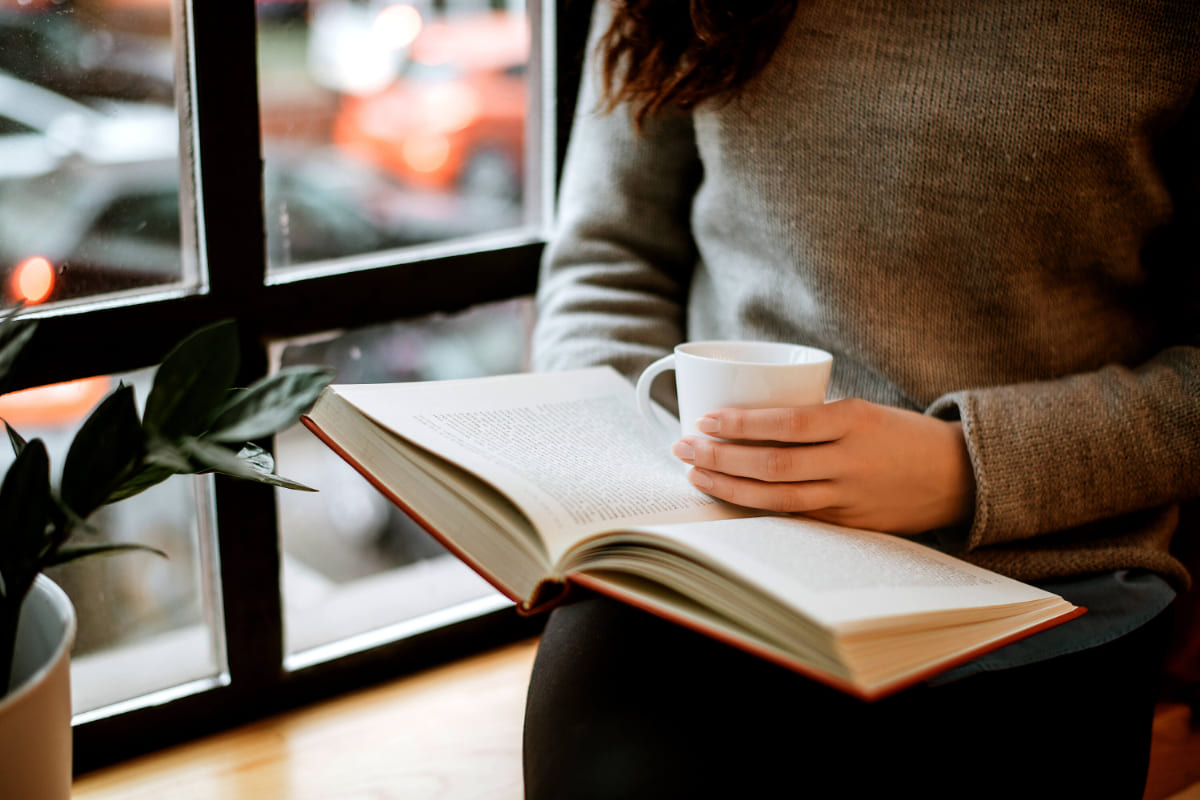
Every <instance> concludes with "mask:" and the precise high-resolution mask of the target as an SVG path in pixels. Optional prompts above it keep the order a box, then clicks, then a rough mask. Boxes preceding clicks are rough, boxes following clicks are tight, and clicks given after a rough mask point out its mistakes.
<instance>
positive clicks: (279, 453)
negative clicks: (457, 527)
mask: <svg viewBox="0 0 1200 800" xmlns="http://www.w3.org/2000/svg"><path fill="white" fill-rule="evenodd" d="M531 316H532V311H531V308H530V305H529V303H528V301H511V302H508V303H502V304H498V305H492V306H485V307H480V308H476V309H473V310H471V311H469V312H467V313H464V314H461V315H458V316H455V317H431V318H427V319H424V320H418V321H414V322H406V323H397V324H392V325H385V326H378V327H371V328H364V329H359V330H354V331H350V332H345V333H342V334H340V335H336V336H330V337H326V338H322V339H320V340H318V341H308V342H292V343H287V344H285V345H282V346H281V347H280V348H279V350H280V358H279V360H280V362H281V364H283V365H287V364H297V363H316V364H329V365H331V366H333V367H335V368H336V369H337V371H338V374H337V378H336V381H337V382H339V383H378V382H383V381H414V380H433V379H442V378H459V377H469V376H476V375H489V374H501V373H507V372H519V371H521V370H523V369H525V368H526V359H527V349H528V348H527V341H528V326H529V322H530V319H531ZM275 444H276V446H275V451H276V461H277V465H278V469H279V472H280V474H282V475H286V476H287V477H289V478H294V479H296V480H299V481H301V482H303V483H306V484H307V485H309V486H311V487H313V488H315V489H317V490H318V491H317V492H316V493H308V492H280V493H279V494H278V498H279V504H280V505H279V508H280V530H281V538H282V543H283V586H284V606H285V617H286V620H285V623H286V624H285V641H286V649H287V653H288V654H289V656H292V657H293V658H290V659H289V664H290V665H291V666H298V665H300V664H303V663H308V662H311V661H313V660H319V659H320V658H323V657H326V656H329V655H332V654H335V653H336V652H340V651H339V648H340V649H354V648H356V647H360V646H366V645H367V644H370V643H371V641H372V639H371V636H372V635H377V636H382V637H387V638H393V637H398V636H402V635H404V630H405V629H408V630H419V629H420V628H421V627H422V625H426V624H427V625H428V627H433V625H434V624H439V623H440V624H444V623H445V622H446V621H447V617H453V616H454V615H455V614H457V615H459V616H463V617H465V616H469V615H472V614H478V613H481V612H482V611H483V610H491V609H494V608H499V607H501V606H503V605H506V604H507V601H506V600H505V599H504V598H503V597H501V596H500V595H499V594H498V593H496V592H495V591H494V590H493V589H492V588H491V587H490V585H489V584H487V583H485V582H484V581H483V580H482V579H481V578H479V577H478V576H476V575H475V573H474V572H472V571H471V570H469V569H468V568H467V567H465V566H463V564H462V563H461V562H459V561H458V560H457V559H455V558H454V557H453V556H450V555H449V554H447V553H446V551H445V550H444V549H442V547H441V546H440V545H438V544H437V543H436V542H435V541H434V539H433V538H432V537H430V536H429V535H428V534H427V533H425V531H423V530H422V529H421V528H419V527H418V526H417V525H416V524H415V523H414V522H412V521H411V520H409V518H408V517H406V516H405V515H404V514H403V513H402V512H400V511H399V510H398V509H397V508H396V507H395V506H393V505H392V504H391V503H390V502H388V501H387V500H386V499H385V498H384V497H383V495H382V494H380V493H379V492H378V491H376V490H375V489H374V488H373V487H372V486H371V485H370V484H368V483H367V482H366V480H365V479H363V478H362V477H361V476H360V475H359V474H358V473H357V472H355V471H354V470H353V469H351V468H350V467H349V466H348V465H347V464H346V463H345V462H343V461H342V460H341V459H340V458H338V456H336V455H335V454H334V453H333V452H332V451H331V450H329V449H328V448H327V447H326V446H325V445H324V444H322V443H321V442H320V441H318V440H317V438H316V437H315V436H313V435H312V434H311V433H310V432H309V431H308V430H307V429H304V428H301V427H297V428H294V429H292V430H290V431H287V432H285V433H284V434H282V435H280V436H278V437H277V438H276V443H275ZM448 610H449V611H448ZM397 626H399V627H397ZM355 637H359V638H358V640H357V642H356V641H355ZM297 656H298V658H297Z"/></svg>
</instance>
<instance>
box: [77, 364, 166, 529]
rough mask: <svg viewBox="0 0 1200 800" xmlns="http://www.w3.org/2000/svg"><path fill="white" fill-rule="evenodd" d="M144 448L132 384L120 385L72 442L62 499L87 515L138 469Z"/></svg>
mask: <svg viewBox="0 0 1200 800" xmlns="http://www.w3.org/2000/svg"><path fill="white" fill-rule="evenodd" d="M145 448H146V445H145V434H144V433H143V431H142V426H141V423H140V422H139V421H138V415H137V403H136V402H135V401H134V397H133V387H132V386H124V385H123V386H120V387H118V388H117V389H116V390H114V391H113V392H112V393H111V394H110V395H109V396H108V397H106V398H104V400H103V401H101V403H100V405H98V406H96V408H95V410H94V411H92V413H91V415H89V416H88V418H87V420H85V421H84V423H83V427H81V428H80V429H79V432H78V433H76V434H75V438H74V440H73V441H72V442H71V448H70V450H68V451H67V459H66V461H64V462H63V475H62V484H61V490H60V491H61V494H62V499H63V502H64V503H66V505H67V506H68V507H69V508H70V509H71V510H73V511H74V512H75V513H76V514H78V515H79V516H80V517H85V518H86V517H87V516H89V515H90V514H91V513H92V512H93V511H95V510H96V509H97V508H99V507H100V506H102V505H103V504H104V503H105V502H107V501H108V498H109V495H111V494H112V493H113V492H114V491H115V490H116V489H117V488H118V487H119V486H121V485H122V484H123V483H124V482H125V481H126V480H127V479H128V478H129V477H130V476H131V475H132V474H134V473H135V472H137V471H138V470H139V468H140V465H141V463H142V456H143V455H144V453H145Z"/></svg>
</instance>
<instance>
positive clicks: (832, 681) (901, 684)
mask: <svg viewBox="0 0 1200 800" xmlns="http://www.w3.org/2000/svg"><path fill="white" fill-rule="evenodd" d="M570 580H571V582H573V583H577V584H579V585H580V586H585V587H587V588H589V589H591V590H593V591H595V592H597V593H598V594H604V595H607V596H609V597H611V598H613V599H614V600H620V601H621V602H623V603H627V604H629V605H631V606H636V607H637V608H640V609H642V610H643V611H646V612H647V613H650V614H653V615H655V616H657V617H661V618H662V619H665V620H667V621H669V622H674V623H675V624H677V625H679V626H681V627H684V628H689V629H691V630H693V631H696V632H697V633H701V634H703V635H705V636H707V637H709V638H710V639H715V640H717V641H719V642H722V643H724V644H728V645H731V646H733V647H736V648H738V649H739V650H743V651H745V652H747V653H750V654H751V655H755V656H758V657H759V658H761V659H763V660H764V661H769V662H771V663H772V664H777V665H778V666H781V667H784V668H786V669H789V670H791V671H792V672H797V673H800V674H801V675H804V676H805V677H807V678H812V679H813V680H816V681H819V682H820V683H824V684H826V685H827V686H832V687H833V688H835V689H838V690H840V691H843V692H845V693H846V694H849V695H853V696H854V697H857V698H859V699H860V700H866V701H871V700H879V699H880V698H883V697H886V696H888V695H890V694H894V693H896V692H898V691H900V690H901V689H906V688H908V687H909V686H913V685H914V684H917V683H920V682H921V681H923V680H925V679H926V678H932V677H933V676H935V675H938V674H941V673H942V672H946V671H947V670H950V669H953V668H954V667H957V666H959V665H961V664H965V663H967V662H968V661H970V660H972V659H974V658H978V657H979V656H981V655H983V654H985V653H990V652H992V651H993V650H998V649H1000V648H1001V647H1004V646H1005V645H1006V644H1011V643H1013V642H1015V641H1018V640H1020V639H1024V638H1025V637H1027V636H1032V635H1033V634H1035V633H1039V632H1041V631H1044V630H1047V629H1049V628H1053V627H1055V626H1057V625H1061V624H1062V623H1064V622H1068V621H1070V620H1072V619H1075V618H1076V617H1079V616H1081V615H1083V614H1084V613H1086V612H1087V609H1086V608H1085V607H1083V606H1074V607H1072V608H1071V609H1070V610H1068V611H1065V612H1063V613H1062V614H1060V615H1058V616H1056V617H1053V618H1051V619H1048V620H1046V621H1044V622H1041V623H1039V624H1037V625H1034V626H1033V627H1031V628H1025V629H1023V630H1020V631H1017V632H1015V633H1012V634H1010V635H1008V636H1004V637H1002V638H1000V639H997V640H996V641H994V642H988V643H987V644H983V645H980V646H978V647H974V648H971V649H970V650H966V651H964V652H962V653H960V654H959V655H957V656H954V657H953V658H951V659H948V660H946V661H941V662H938V663H937V664H934V665H932V666H930V667H929V668H928V669H923V670H919V671H917V672H914V673H911V674H909V675H906V676H905V677H904V678H902V679H900V680H897V681H894V682H892V683H888V684H886V685H884V686H881V687H880V688H878V689H873V690H867V689H863V688H862V687H861V686H856V685H855V684H853V683H850V682H849V681H845V680H843V679H841V678H839V677H837V676H834V675H830V674H829V673H827V672H823V671H821V670H818V669H814V668H813V667H811V666H809V665H807V664H804V663H802V662H799V661H795V660H793V659H790V658H788V657H786V656H784V655H782V654H780V653H777V652H775V651H773V650H770V649H767V648H765V647H761V646H759V645H757V644H756V643H754V642H748V641H746V640H744V639H741V638H739V637H737V636H733V635H730V634H727V633H726V632H725V631H720V630H716V629H714V628H710V627H708V626H707V625H705V624H703V623H701V622H697V621H696V620H694V619H691V618H688V617H684V616H682V615H676V614H673V613H671V612H670V611H669V610H667V609H662V608H659V607H657V606H650V605H648V604H646V603H643V602H642V601H641V599H640V598H638V597H636V596H632V595H628V594H626V593H625V592H622V591H621V590H620V589H619V588H616V587H613V586H612V585H610V584H608V583H606V582H604V581H603V580H600V579H595V578H593V577H592V576H590V575H583V574H580V575H573V576H571V579H570Z"/></svg>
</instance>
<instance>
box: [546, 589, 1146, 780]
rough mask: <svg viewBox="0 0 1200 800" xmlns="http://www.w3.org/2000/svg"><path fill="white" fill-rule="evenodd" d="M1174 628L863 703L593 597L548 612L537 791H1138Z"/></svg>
mask: <svg viewBox="0 0 1200 800" xmlns="http://www.w3.org/2000/svg"><path fill="white" fill-rule="evenodd" d="M1169 628H1170V626H1169V620H1168V619H1167V615H1166V614H1164V615H1160V617H1159V618H1157V619H1155V620H1154V621H1152V622H1151V623H1148V624H1147V625H1144V626H1143V627H1141V628H1139V629H1138V630H1137V631H1134V632H1133V633H1131V634H1128V635H1127V636H1125V637H1122V638H1121V639H1119V640H1117V641H1115V642H1112V643H1110V644H1107V645H1103V646H1101V647H1096V648H1092V649H1091V650H1086V651H1083V652H1080V653H1075V654H1072V655H1069V656H1064V657H1061V658H1057V659H1052V660H1049V661H1045V662H1041V663H1038V664H1031V665H1028V666H1024V667H1018V668H1013V669H1008V670H1003V671H1001V672H994V673H983V674H979V675H973V676H970V677H968V678H964V679H962V680H959V681H955V682H952V683H948V684H945V685H941V686H937V687H930V686H924V685H922V686H917V687H913V688H912V689H909V690H906V691H903V692H900V693H898V694H896V695H893V696H891V697H888V698H885V699H883V700H880V701H877V702H874V703H863V702H861V701H858V700H856V699H854V698H851V697H848V696H846V695H844V694H842V693H841V692H838V691H835V690H833V689H829V688H828V687H826V686H824V685H822V684H819V683H816V682H813V681H811V680H807V679H805V678H803V677H801V676H799V675H796V674H794V673H792V672H789V671H787V670H785V669H783V668H781V667H777V666H775V665H772V664H770V663H768V662H765V661H763V660H761V659H758V658H755V657H753V656H750V655H747V654H745V653H742V652H741V651H739V650H736V649H734V648H731V647H727V646H724V645H721V644H719V643H717V642H714V641H712V640H709V639H707V638H706V637H703V636H700V635H698V634H695V633H692V632H690V631H687V630H684V629H682V628H679V627H678V626H675V625H672V624H670V623H666V622H663V621H661V620H658V619H656V618H654V617H652V616H650V615H648V614H646V613H644V612H641V611H639V610H637V609H633V608H630V607H628V606H625V605H623V604H620V603H616V602H614V601H611V600H608V599H606V598H600V597H587V598H584V599H581V600H579V601H578V602H575V603H572V604H570V605H567V606H563V607H562V608H559V609H556V610H555V611H554V612H553V613H552V614H551V615H550V619H549V620H548V622H547V627H546V630H545V632H544V634H543V637H542V642H541V644H540V646H539V650H538V656H537V660H536V663H535V666H534V671H533V677H532V680H531V683H530V689H529V698H528V703H527V708H526V719H525V779H526V793H527V796H528V797H529V798H531V799H533V800H537V798H562V797H569V798H587V797H597V798H631V797H654V798H667V797H710V796H747V795H750V794H759V793H763V792H767V791H770V792H772V793H773V794H780V795H782V796H811V797H826V796H858V795H860V794H863V795H865V794H867V793H871V792H888V793H889V794H890V793H894V792H897V791H898V790H901V789H904V790H907V791H906V793H914V794H917V795H919V796H922V797H942V796H952V797H982V796H1011V795H1014V794H1018V795H1019V796H1022V797H1042V796H1061V795H1062V794H1064V793H1065V794H1068V795H1070V796H1081V797H1082V796H1089V793H1091V795H1090V796H1097V797H1105V798H1121V797H1131V798H1132V797H1140V796H1141V783H1142V781H1144V776H1145V771H1146V764H1147V760H1148V756H1149V735H1150V722H1151V718H1152V714H1153V707H1154V700H1155V697H1156V694H1157V678H1158V675H1159V670H1160V665H1161V654H1162V651H1163V649H1164V647H1165V641H1166V636H1167V633H1168V632H1169ZM1097 791H1099V792H1100V793H1099V794H1095V792H1097Z"/></svg>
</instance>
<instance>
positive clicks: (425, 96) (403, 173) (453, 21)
mask: <svg viewBox="0 0 1200 800" xmlns="http://www.w3.org/2000/svg"><path fill="white" fill-rule="evenodd" d="M528 60H529V27H528V21H527V19H526V17H525V16H524V15H523V14H514V13H509V12H503V11H495V12H485V13H472V14H461V15H451V16H446V17H444V18H439V19H437V20H436V21H434V22H431V23H428V24H426V25H425V26H424V27H423V28H422V29H421V31H420V33H419V34H418V35H417V37H416V39H415V40H413V42H412V45H411V47H410V50H409V54H408V60H407V62H406V63H405V65H404V67H403V68H402V70H401V72H400V75H399V77H398V78H397V79H396V80H395V81H394V82H393V83H392V84H391V85H389V86H388V87H387V88H385V89H382V90H380V91H377V92H371V93H367V94H363V95H351V94H347V95H344V96H343V98H342V100H341V103H340V106H339V108H338V111H337V113H336V114H335V117H334V122H333V130H332V139H333V142H334V143H335V144H336V145H337V146H339V147H341V148H343V149H344V150H345V151H346V152H348V153H352V154H354V155H355V156H357V157H360V158H363V159H365V160H367V161H369V162H371V163H373V164H376V165H378V166H380V167H381V168H383V169H385V170H387V171H388V172H389V173H391V174H392V175H395V176H396V177H398V178H400V179H402V180H404V181H406V182H408V183H411V184H413V185H416V186H425V187H430V188H436V189H440V190H445V191H456V192H460V193H462V194H465V195H474V196H487V197H492V198H498V199H504V200H507V201H510V202H515V201H518V200H519V199H520V197H521V189H522V175H523V168H524V143H525V121H526V114H527V108H528V100H527V96H528V95H527V85H526V69H527V65H528Z"/></svg>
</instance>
